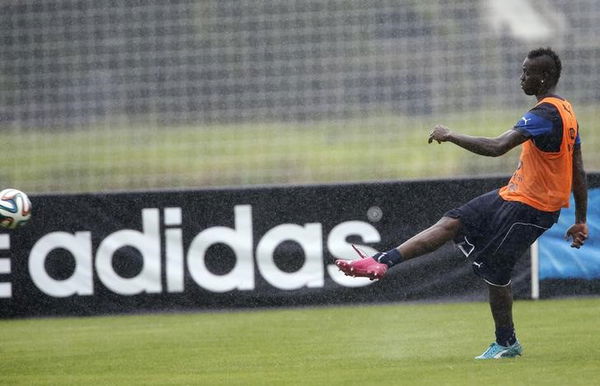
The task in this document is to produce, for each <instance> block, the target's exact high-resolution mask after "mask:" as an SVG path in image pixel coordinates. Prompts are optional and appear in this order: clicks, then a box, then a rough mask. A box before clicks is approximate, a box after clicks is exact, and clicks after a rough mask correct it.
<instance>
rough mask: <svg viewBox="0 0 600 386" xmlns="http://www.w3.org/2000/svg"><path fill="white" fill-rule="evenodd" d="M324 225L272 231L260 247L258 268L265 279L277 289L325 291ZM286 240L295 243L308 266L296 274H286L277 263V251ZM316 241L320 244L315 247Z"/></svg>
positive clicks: (285, 226)
mask: <svg viewBox="0 0 600 386" xmlns="http://www.w3.org/2000/svg"><path fill="white" fill-rule="evenodd" d="M321 239H322V236H321V224H306V225H305V226H303V227H302V226H300V225H296V224H282V225H278V226H276V227H275V228H273V229H271V230H269V231H268V232H267V233H265V235H264V236H263V238H262V239H261V240H260V242H259V243H258V246H257V247H256V264H257V266H258V270H259V271H260V273H261V274H262V277H263V278H264V279H265V280H266V281H267V282H268V283H269V284H271V285H272V286H273V287H276V288H280V289H285V290H293V289H298V288H302V287H304V286H306V287H309V288H311V287H323V285H324V279H323V246H322V245H321ZM286 240H291V241H295V242H297V243H298V244H300V246H301V247H302V250H303V251H304V264H303V266H302V268H300V269H299V270H297V271H296V272H283V271H282V270H280V269H279V268H277V265H275V260H273V254H274V252H275V248H277V246H278V245H279V244H281V243H282V242H284V241H286ZM315 240H318V242H316V243H315Z"/></svg>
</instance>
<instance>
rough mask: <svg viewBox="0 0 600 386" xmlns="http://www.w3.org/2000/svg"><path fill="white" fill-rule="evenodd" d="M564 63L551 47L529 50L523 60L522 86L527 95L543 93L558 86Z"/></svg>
mask: <svg viewBox="0 0 600 386" xmlns="http://www.w3.org/2000/svg"><path fill="white" fill-rule="evenodd" d="M561 70H562V64H561V62H560V58H559V57H558V55H557V54H556V52H554V51H553V50H552V49H551V48H549V47H548V48H536V49H535V50H531V51H529V53H528V54H527V57H526V58H525V61H524V62H523V74H522V75H521V88H523V91H524V92H525V94H527V95H542V94H545V93H547V92H548V91H549V90H552V89H554V88H555V87H556V84H557V83H558V80H559V79H560V72H561Z"/></svg>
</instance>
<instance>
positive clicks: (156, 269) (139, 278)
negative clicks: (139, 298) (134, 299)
mask: <svg viewBox="0 0 600 386" xmlns="http://www.w3.org/2000/svg"><path fill="white" fill-rule="evenodd" d="M158 215H159V213H158V209H154V208H153V209H143V210H142V223H143V226H142V228H143V231H142V232H139V231H135V230H132V229H124V230H120V231H117V232H115V233H113V234H111V235H109V236H108V237H107V238H105V239H104V240H103V241H102V242H101V243H100V246H99V247H98V251H97V252H96V272H97V273H98V277H99V278H100V280H101V281H102V283H103V284H104V285H105V286H106V287H107V288H108V289H110V290H111V291H113V292H115V293H118V294H121V295H136V294H139V293H141V292H147V293H160V292H161V290H162V286H161V283H160V269H161V268H160V223H159V220H158ZM123 247H134V248H135V249H137V250H138V251H139V252H140V254H141V255H142V270H141V271H140V273H139V274H137V275H136V276H134V277H132V278H124V277H122V276H120V275H119V274H118V273H117V272H115V270H114V268H113V264H112V262H113V258H114V254H115V252H116V251H117V250H118V249H120V248H123Z"/></svg>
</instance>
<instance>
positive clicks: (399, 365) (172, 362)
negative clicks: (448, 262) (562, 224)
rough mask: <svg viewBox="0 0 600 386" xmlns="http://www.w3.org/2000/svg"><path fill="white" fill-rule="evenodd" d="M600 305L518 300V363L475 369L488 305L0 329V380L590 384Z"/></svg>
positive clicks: (598, 353)
mask: <svg viewBox="0 0 600 386" xmlns="http://www.w3.org/2000/svg"><path fill="white" fill-rule="evenodd" d="M598 315H600V298H583V299H566V300H544V301H518V302H516V303H515V318H516V323H517V327H518V334H519V339H520V340H521V342H522V344H523V346H524V348H525V352H524V355H523V357H520V358H515V359H503V360H493V361H476V360H474V359H473V357H474V356H475V355H478V354H480V353H481V352H482V351H483V350H484V349H485V348H486V347H487V345H488V344H489V343H490V342H491V341H492V335H493V330H492V322H491V318H490V316H489V310H488V306H487V304H485V303H445V304H392V305H377V306H353V307H332V308H314V309H310V308H301V309H286V310H277V309H276V310H260V311H250V312H216V313H209V312H206V313H185V314H156V315H130V316H114V317H90V318H50V319H25V320H4V321H0V342H1V346H0V384H2V385H9V384H19V385H359V384H362V385H375V384H377V385H561V386H564V385H593V384H598V380H599V379H600V350H599V349H598V344H599V343H600V341H599V335H598V331H599V330H598Z"/></svg>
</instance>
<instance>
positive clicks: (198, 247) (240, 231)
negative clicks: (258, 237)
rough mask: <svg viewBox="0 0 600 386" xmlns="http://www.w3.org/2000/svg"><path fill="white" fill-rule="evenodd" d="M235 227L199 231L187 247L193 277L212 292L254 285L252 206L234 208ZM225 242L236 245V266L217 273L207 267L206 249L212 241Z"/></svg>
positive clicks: (245, 288) (232, 245)
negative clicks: (226, 271)
mask: <svg viewBox="0 0 600 386" xmlns="http://www.w3.org/2000/svg"><path fill="white" fill-rule="evenodd" d="M234 217H235V229H231V228H227V227H212V228H208V229H205V230H203V231H202V232H200V233H199V234H198V235H197V236H196V237H195V238H194V240H192V243H191V244H190V249H189V250H188V269H189V270H190V275H191V276H192V278H193V279H194V281H195V282H196V283H197V284H198V285H200V286H201V287H204V288H206V289H208V290H210V291H213V292H227V291H231V290H234V289H240V290H252V289H254V264H253V263H252V207H251V206H249V205H239V206H236V207H235V208H234ZM217 243H222V244H226V245H227V246H229V247H230V248H231V249H233V252H234V253H235V256H236V263H235V267H233V269H232V270H231V271H230V272H229V273H226V274H225V275H215V274H214V273H212V272H210V271H209V270H208V269H207V268H206V264H205V257H206V251H207V250H208V248H209V247H210V246H211V245H214V244H217Z"/></svg>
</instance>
